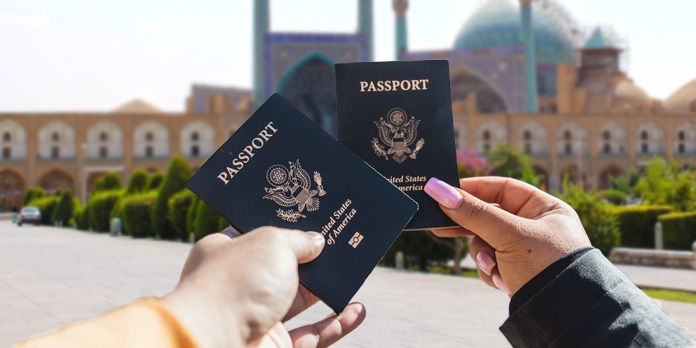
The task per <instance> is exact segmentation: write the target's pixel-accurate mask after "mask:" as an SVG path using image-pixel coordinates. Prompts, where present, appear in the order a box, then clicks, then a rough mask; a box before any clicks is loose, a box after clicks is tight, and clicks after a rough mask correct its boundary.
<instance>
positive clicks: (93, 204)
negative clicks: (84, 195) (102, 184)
mask: <svg viewBox="0 0 696 348" xmlns="http://www.w3.org/2000/svg"><path fill="white" fill-rule="evenodd" d="M121 195H122V192H121V191H120V190H112V191H103V192H97V193H95V194H93V195H92V197H91V198H90V199H89V203H88V205H89V226H90V227H91V228H92V229H93V230H95V231H98V232H108V231H109V225H110V223H111V212H112V211H113V210H114V206H116V203H118V200H119V199H120V198H121Z"/></svg>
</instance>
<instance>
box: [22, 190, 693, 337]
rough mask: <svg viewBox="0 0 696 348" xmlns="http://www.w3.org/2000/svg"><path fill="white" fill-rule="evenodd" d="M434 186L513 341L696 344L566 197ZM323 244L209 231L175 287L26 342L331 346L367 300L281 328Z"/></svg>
mask: <svg viewBox="0 0 696 348" xmlns="http://www.w3.org/2000/svg"><path fill="white" fill-rule="evenodd" d="M425 190H426V192H427V193H428V194H429V195H431V196H432V197H433V198H434V199H436V200H437V201H438V202H439V203H440V204H441V206H442V209H443V211H444V212H445V213H447V214H448V215H449V216H450V217H451V218H452V219H453V220H454V221H456V222H457V223H458V224H459V225H460V226H461V228H456V229H448V230H439V231H436V233H437V234H438V235H440V236H443V237H455V236H463V235H473V240H472V245H471V254H472V255H473V256H474V259H475V260H476V262H477V266H478V268H479V274H480V276H481V279H483V280H484V281H485V282H486V283H488V284H489V285H491V286H494V287H496V288H499V289H501V290H503V291H505V293H507V294H508V295H510V296H511V301H510V317H509V318H508V319H507V320H506V321H505V323H503V326H502V327H501V328H500V330H501V331H502V332H503V334H504V335H505V337H506V338H507V339H508V340H509V341H510V343H511V344H512V345H513V346H516V347H628V346H646V347H686V346H694V345H696V341H694V339H693V338H691V337H689V335H688V334H687V332H686V331H685V330H684V329H683V328H681V327H680V326H679V325H677V324H676V323H675V322H674V321H672V320H671V319H670V318H669V317H668V316H667V315H666V314H665V313H664V312H663V311H662V310H660V308H659V307H658V306H657V305H656V304H655V302H653V301H652V300H651V299H650V298H649V297H647V296H646V295H645V294H644V293H643V292H642V291H640V290H639V289H638V288H636V287H635V285H633V283H631V281H630V280H629V279H628V278H626V276H625V275H624V274H623V273H621V272H620V271H619V270H618V269H616V268H615V267H614V266H613V265H612V264H611V263H610V262H609V261H608V260H607V259H606V258H604V256H602V254H601V253H600V252H599V251H598V250H596V249H594V248H592V247H591V245H590V241H589V239H588V238H587V235H586V234H585V231H584V229H583V227H582V224H581V223H580V220H579V219H578V216H577V214H576V213H575V212H574V211H573V209H571V208H570V207H569V206H568V205H567V204H565V203H564V202H562V201H560V200H559V199H557V198H555V197H553V196H550V195H548V194H546V193H544V192H543V191H541V190H539V189H537V188H534V187H532V186H530V185H527V184H524V183H522V182H519V181H516V180H513V179H507V178H497V177H483V178H471V179H464V180H462V181H461V189H459V188H454V187H452V186H449V185H448V184H446V183H444V182H442V181H439V180H437V179H431V180H430V181H429V182H428V184H427V185H426V188H425ZM323 245H324V241H323V237H322V236H321V235H319V234H317V233H304V232H300V231H293V230H281V229H277V228H273V227H264V228H260V229H259V230H257V231H255V232H254V233H249V234H246V235H244V236H241V237H239V238H234V239H231V240H230V239H229V238H228V237H227V236H226V235H224V234H214V235H211V236H208V237H206V238H204V239H203V240H201V241H200V242H198V243H196V245H195V247H194V248H193V249H192V250H191V253H190V255H189V258H188V260H187V261H186V264H185V265H184V269H183V271H182V276H181V280H180V282H179V285H178V286H177V287H176V289H175V290H174V291H173V292H172V293H171V294H170V295H167V296H165V297H164V298H162V299H158V298H150V299H143V300H140V301H138V302H135V303H133V304H131V305H128V306H126V307H122V308H120V309H116V310H114V311H111V312H108V313H105V314H102V315H101V316H99V317H97V318H93V319H90V320H87V321H84V322H81V323H77V324H73V325H69V326H66V327H64V328H61V329H59V330H57V331H54V332H50V333H47V334H44V335H42V336H39V337H35V338H30V339H29V340H27V341H24V342H22V343H20V347H44V346H46V347H93V346H99V347H197V346H201V347H241V346H254V347H259V346H260V347H291V346H293V347H324V346H327V345H330V344H332V343H334V342H336V341H337V340H339V339H340V338H342V337H343V336H345V335H346V334H348V333H349V332H350V331H352V330H353V329H355V328H356V327H357V326H358V325H360V323H361V322H362V321H363V319H364V318H365V308H364V307H363V306H362V305H361V304H359V303H354V304H351V305H349V306H348V307H347V308H346V309H345V310H344V311H343V313H341V314H340V315H338V316H336V315H332V316H329V317H328V318H326V319H324V320H322V321H319V322H317V323H314V324H312V325H308V326H303V327H300V328H298V329H295V330H292V331H290V332H288V331H286V329H285V328H284V327H283V325H282V324H281V322H282V321H285V320H287V319H289V318H292V317H293V316H295V315H296V314H298V313H300V312H302V311H303V310H304V309H306V308H307V307H309V306H310V305H312V304H313V303H314V302H316V301H317V299H316V298H315V297H314V296H312V295H310V294H309V293H308V292H307V291H306V289H304V288H303V287H302V286H300V285H299V283H298V275H297V264H298V263H304V262H309V261H311V260H312V259H314V258H315V257H316V256H317V255H319V253H320V252H321V250H322V248H323ZM433 301H437V299H433ZM423 305H424V306H427V304H426V303H424V304H423ZM432 315H433V316H435V315H437V313H432ZM491 329H493V328H491Z"/></svg>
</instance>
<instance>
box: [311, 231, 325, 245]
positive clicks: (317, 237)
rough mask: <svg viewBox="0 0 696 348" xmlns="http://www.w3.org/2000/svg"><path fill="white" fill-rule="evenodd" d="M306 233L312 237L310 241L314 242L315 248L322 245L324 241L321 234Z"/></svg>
mask: <svg viewBox="0 0 696 348" xmlns="http://www.w3.org/2000/svg"><path fill="white" fill-rule="evenodd" d="M307 233H309V234H311V235H312V241H313V242H314V244H316V245H317V246H319V245H324V242H325V240H324V236H322V235H321V233H319V232H307Z"/></svg>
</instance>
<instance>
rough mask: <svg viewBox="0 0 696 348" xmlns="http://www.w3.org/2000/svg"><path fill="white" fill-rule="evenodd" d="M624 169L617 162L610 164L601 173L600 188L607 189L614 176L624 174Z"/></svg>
mask: <svg viewBox="0 0 696 348" xmlns="http://www.w3.org/2000/svg"><path fill="white" fill-rule="evenodd" d="M623 173H624V171H623V170H622V169H621V167H619V166H618V165H616V164H613V163H612V164H609V165H608V166H606V167H604V169H602V171H601V172H600V173H599V189H600V190H606V189H607V188H609V183H610V182H611V179H612V178H615V177H617V176H621V175H623Z"/></svg>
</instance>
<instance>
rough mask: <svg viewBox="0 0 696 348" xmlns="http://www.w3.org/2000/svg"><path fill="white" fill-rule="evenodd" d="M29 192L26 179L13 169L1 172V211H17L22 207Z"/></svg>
mask: <svg viewBox="0 0 696 348" xmlns="http://www.w3.org/2000/svg"><path fill="white" fill-rule="evenodd" d="M26 190H27V186H26V181H25V180H24V177H22V175H21V174H19V173H18V172H16V171H14V170H12V169H4V170H1V171H0V210H15V209H19V208H21V207H22V202H23V201H24V193H25V192H26Z"/></svg>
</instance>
